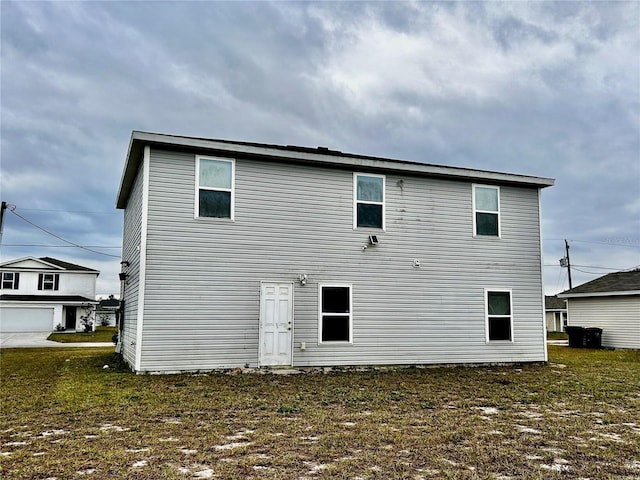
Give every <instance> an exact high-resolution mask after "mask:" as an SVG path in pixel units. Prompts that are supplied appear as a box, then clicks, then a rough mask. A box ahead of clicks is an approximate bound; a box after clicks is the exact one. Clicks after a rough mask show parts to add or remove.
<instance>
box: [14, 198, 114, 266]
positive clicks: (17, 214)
mask: <svg viewBox="0 0 640 480" xmlns="http://www.w3.org/2000/svg"><path fill="white" fill-rule="evenodd" d="M16 208H17V207H16V206H15V205H7V209H8V210H9V211H10V212H11V213H13V214H14V215H15V216H16V217H18V218H20V219H21V220H23V221H24V222H26V223H28V224H29V225H31V226H33V227H35V228H37V229H38V230H42V231H43V232H44V233H46V234H47V235H51V236H52V237H55V238H57V239H58V240H61V241H63V242H65V243H68V244H69V245H72V246H74V247H77V248H80V249H82V250H86V251H88V252H91V253H95V254H97V255H104V256H105V257H113V258H120V255H112V254H110V253H104V252H99V251H98V250H92V249H91V248H88V247H84V246H82V245H78V244H77V243H74V242H72V241H70V240H67V239H66V238H62V237H61V236H60V235H56V234H55V233H53V232H50V231H49V230H47V229H46V228H44V227H41V226H40V225H36V224H35V223H33V222H32V221H31V220H29V219H27V218H25V217H23V216H22V215H20V214H19V213H17V212H16Z"/></svg>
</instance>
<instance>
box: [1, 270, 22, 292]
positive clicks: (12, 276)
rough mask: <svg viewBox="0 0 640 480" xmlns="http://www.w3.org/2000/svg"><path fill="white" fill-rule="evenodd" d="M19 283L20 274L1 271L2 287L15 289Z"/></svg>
mask: <svg viewBox="0 0 640 480" xmlns="http://www.w3.org/2000/svg"><path fill="white" fill-rule="evenodd" d="M19 284H20V274H19V273H17V272H2V289H3V290H17V289H18V286H19Z"/></svg>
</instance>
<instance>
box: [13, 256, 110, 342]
mask: <svg viewBox="0 0 640 480" xmlns="http://www.w3.org/2000/svg"><path fill="white" fill-rule="evenodd" d="M99 274H100V272H99V271H97V270H93V269H91V268H87V267H83V266H80V265H76V264H73V263H69V262H65V261H63V260H58V259H55V258H51V257H41V258H34V257H26V258H20V259H17V260H10V261H8V262H3V263H2V264H0V278H1V279H2V284H1V285H0V287H1V293H0V332H3V333H8V332H39V331H42V332H47V331H52V330H55V329H56V328H57V329H65V330H82V329H84V326H83V325H82V317H85V316H86V315H87V314H89V313H90V311H91V310H92V307H93V306H94V305H95V304H96V303H97V302H96V301H95V297H96V279H97V278H98V275H99ZM93 326H95V322H94V325H93Z"/></svg>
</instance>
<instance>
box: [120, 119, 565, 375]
mask: <svg viewBox="0 0 640 480" xmlns="http://www.w3.org/2000/svg"><path fill="white" fill-rule="evenodd" d="M552 184H553V180H551V179H548V178H541V177H534V176H527V175H516V174H509V173H500V172H490V171H483V170H472V169H466V168H456V167H448V166H442V165H435V164H428V163H422V162H415V161H402V160H394V159H389V158H377V157H369V156H363V155H354V154H347V153H342V152H338V151H334V150H329V149H327V148H321V147H319V148H305V147H294V146H280V145H268V144H258V143H248V142H233V141H225V140H214V139H203V138H192V137H182V136H173V135H161V134H155V133H145V132H137V131H134V132H133V134H132V136H131V141H130V144H129V150H128V153H127V157H126V162H125V166H124V172H123V175H122V180H121V184H120V189H119V192H118V196H117V207H118V208H120V209H123V210H124V229H123V257H122V265H123V268H122V274H121V279H122V283H121V285H122V291H121V295H120V298H121V299H122V301H123V306H124V309H123V313H124V314H123V316H122V318H121V322H120V335H119V338H120V343H119V345H118V349H119V351H120V352H121V353H122V355H123V358H124V360H125V361H126V362H127V363H128V364H129V365H130V366H131V368H132V369H133V370H135V371H137V372H180V371H193V370H210V369H218V368H233V367H242V366H245V365H246V366H250V367H275V366H281V365H282V366H331V365H333V366H335V365H372V364H378V365H380V364H382V365H384V364H452V363H493V362H539V361H545V360H546V359H547V352H546V342H545V330H546V328H545V320H544V294H543V289H542V255H541V239H540V195H541V191H542V189H543V188H545V187H548V186H550V185H552Z"/></svg>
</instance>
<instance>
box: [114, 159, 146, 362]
mask: <svg viewBox="0 0 640 480" xmlns="http://www.w3.org/2000/svg"><path fill="white" fill-rule="evenodd" d="M143 177H144V164H143V163H141V164H140V168H139V170H138V174H137V176H136V179H135V182H134V185H133V189H132V190H131V194H130V196H129V201H128V202H127V207H126V208H125V210H124V231H123V235H122V260H124V261H127V262H129V265H127V266H123V268H122V271H123V272H124V273H126V274H127V279H126V281H124V282H120V287H121V292H120V295H121V296H120V298H121V299H122V301H123V303H124V312H123V316H122V317H121V320H120V321H121V325H120V329H119V332H120V333H119V334H120V335H121V339H120V344H121V352H122V355H123V357H124V359H125V360H126V361H127V363H129V365H132V366H133V365H135V357H136V352H137V347H138V343H137V340H138V339H137V335H138V334H137V327H138V295H139V292H140V288H143V286H142V285H140V259H141V253H142V252H141V240H142V208H143V195H142V190H143Z"/></svg>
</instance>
